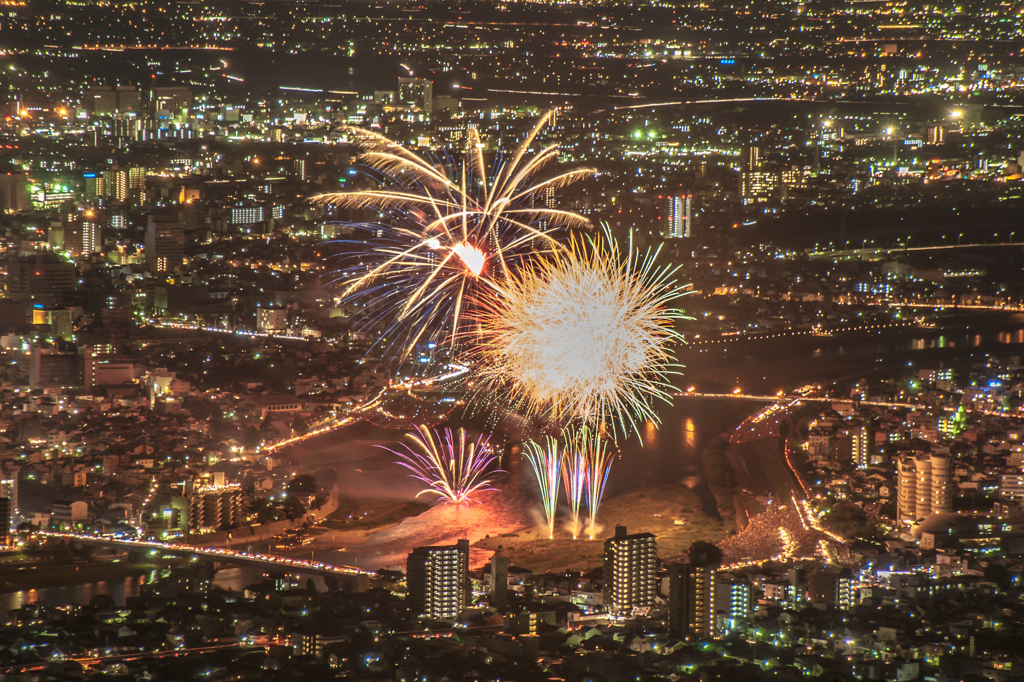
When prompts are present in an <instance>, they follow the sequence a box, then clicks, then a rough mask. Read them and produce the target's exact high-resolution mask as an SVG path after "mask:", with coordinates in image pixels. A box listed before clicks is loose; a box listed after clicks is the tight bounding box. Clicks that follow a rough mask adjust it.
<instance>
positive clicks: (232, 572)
mask: <svg viewBox="0 0 1024 682" xmlns="http://www.w3.org/2000/svg"><path fill="white" fill-rule="evenodd" d="M157 577H158V574H157V572H156V571H153V572H151V573H147V574H145V575H135V576H128V577H126V578H124V579H123V580H101V581H98V582H94V583H83V584H81V585H62V586H60V587H46V588H41V589H37V590H22V591H20V592H8V593H7V594H0V615H3V614H6V613H7V612H8V611H10V610H12V609H20V608H21V607H23V606H25V605H26V604H35V603H39V604H43V605H45V606H66V605H68V604H88V603H89V600H90V599H92V598H93V597H95V596H98V595H101V594H105V595H109V596H110V597H113V599H114V603H115V604H117V605H119V606H123V605H124V603H125V600H126V599H129V598H131V597H137V596H139V592H140V590H141V588H142V586H143V585H145V584H147V583H150V582H154V581H156V580H157ZM308 577H310V576H300V583H299V584H301V585H305V584H306V579H307V578H308ZM261 580H263V571H262V570H261V569H259V568H254V567H231V568H224V569H221V570H219V571H217V575H216V576H214V579H213V586H214V587H217V588H220V589H222V590H228V591H231V592H239V593H240V592H242V591H243V590H245V588H246V587H248V586H249V585H253V584H256V583H259V582H260V581H261ZM313 582H314V583H315V584H316V586H317V589H318V590H323V589H324V584H323V579H322V578H320V577H316V576H314V577H313Z"/></svg>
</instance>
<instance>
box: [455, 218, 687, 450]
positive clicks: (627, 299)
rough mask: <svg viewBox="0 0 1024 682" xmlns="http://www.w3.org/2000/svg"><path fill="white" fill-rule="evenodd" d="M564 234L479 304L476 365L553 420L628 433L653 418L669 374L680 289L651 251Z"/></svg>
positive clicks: (669, 388) (666, 388)
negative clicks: (555, 246) (554, 247)
mask: <svg viewBox="0 0 1024 682" xmlns="http://www.w3.org/2000/svg"><path fill="white" fill-rule="evenodd" d="M603 237H604V238H595V239H578V238H577V239H572V240H570V243H569V245H568V246H567V247H566V248H564V249H560V250H558V251H553V252H551V253H550V254H547V255H546V256H545V257H543V258H537V259H535V260H533V261H531V262H530V263H529V264H527V265H525V266H524V267H523V268H521V269H520V270H518V271H517V272H515V273H512V274H511V275H510V276H509V278H508V279H507V280H506V281H505V282H502V283H499V284H496V285H495V290H494V292H492V293H489V295H488V296H487V297H486V298H484V299H483V300H482V302H481V306H480V313H479V328H478V330H477V342H478V344H479V345H478V346H477V347H476V348H475V355H476V359H477V361H478V371H479V373H480V375H481V376H482V377H484V378H485V379H487V380H488V381H489V382H490V385H491V386H492V387H499V386H500V387H503V388H504V389H505V390H507V391H508V393H510V394H511V397H512V402H513V403H514V404H519V405H522V406H525V407H526V408H528V409H529V410H531V411H533V412H536V413H542V414H546V415H547V416H548V417H549V418H550V419H551V420H552V421H554V422H556V423H557V422H563V423H565V422H571V421H573V420H577V421H579V422H582V423H586V424H591V425H594V426H600V425H605V424H611V425H612V426H613V428H612V431H613V433H614V432H615V431H616V430H621V431H622V432H629V431H636V429H637V425H638V424H641V423H643V422H645V421H647V420H652V421H657V420H658V415H657V413H656V412H655V403H656V401H658V400H663V401H665V402H668V400H669V394H670V392H671V391H672V390H673V388H672V386H671V384H670V381H669V380H670V376H671V375H672V374H673V373H674V372H675V371H676V369H677V367H678V366H677V365H676V364H675V362H674V355H673V352H672V349H671V345H672V343H674V342H676V341H678V340H680V336H679V334H678V333H677V332H676V330H675V322H676V320H677V319H682V318H683V316H682V313H680V312H679V311H678V310H676V309H674V308H673V307H672V305H671V304H672V303H673V302H674V301H675V300H676V299H677V298H679V297H680V296H682V295H683V294H684V293H685V292H684V291H683V290H682V289H681V288H680V287H678V286H677V285H676V283H675V280H674V278H673V274H674V269H671V268H659V267H657V266H656V265H655V258H656V257H657V251H654V252H651V251H648V252H646V253H639V252H635V251H633V249H632V247H631V246H630V248H628V249H627V250H626V251H625V252H623V251H622V250H620V248H619V246H618V245H617V244H616V242H615V240H614V239H612V238H611V237H610V236H609V235H607V234H605V235H603Z"/></svg>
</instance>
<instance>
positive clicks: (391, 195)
mask: <svg viewBox="0 0 1024 682" xmlns="http://www.w3.org/2000/svg"><path fill="white" fill-rule="evenodd" d="M549 119H550V114H548V115H545V116H542V117H541V119H540V120H539V121H538V122H537V124H536V126H534V128H533V129H532V131H531V132H530V133H529V134H528V135H527V136H526V137H525V139H524V140H523V141H522V143H521V144H520V145H519V146H518V147H516V148H515V150H514V151H513V152H512V153H511V155H509V156H507V157H501V156H499V157H498V161H496V162H495V164H494V166H493V167H492V168H490V169H488V167H487V165H486V163H485V160H484V156H483V151H482V147H483V145H482V144H481V142H480V139H479V137H478V136H477V133H476V131H475V130H474V129H469V130H468V131H467V144H466V151H465V155H464V158H463V160H462V161H461V163H457V164H451V163H448V164H443V163H434V162H432V161H430V160H428V159H426V158H423V157H421V156H419V155H417V154H415V153H413V152H411V151H409V150H407V149H405V148H403V147H402V146H401V145H399V144H397V143H395V142H393V141H391V140H389V139H387V138H385V137H383V136H381V135H379V134H376V133H372V132H369V131H366V130H360V129H352V130H350V132H351V133H352V134H353V136H355V137H356V142H357V144H359V145H360V147H361V148H362V150H363V154H362V156H361V158H360V161H361V162H362V163H364V164H366V165H367V166H369V167H370V168H372V169H373V170H374V171H375V172H377V173H378V174H379V175H380V180H381V188H380V189H372V190H366V191H354V192H342V193H335V194H324V195H320V196H317V197H314V201H317V202H320V203H326V204H333V205H337V206H341V207H347V208H355V209H373V210H376V211H378V213H379V214H380V215H381V216H382V217H385V216H386V217H387V218H388V220H389V221H393V223H394V226H390V225H384V224H373V225H372V226H369V227H371V228H372V229H373V230H374V231H375V232H376V233H377V234H378V235H379V237H378V238H377V239H376V240H374V241H373V242H372V243H371V251H370V252H369V253H359V254H355V255H351V254H350V256H351V257H350V258H349V261H350V262H347V263H346V262H343V263H342V266H341V267H340V268H339V269H338V274H337V281H338V282H339V283H341V285H342V292H341V296H342V298H343V299H347V300H351V299H353V298H356V297H361V298H362V300H363V301H364V302H370V305H368V307H369V308H370V310H368V311H367V316H368V317H367V319H368V321H370V322H378V321H381V320H387V321H389V322H391V323H393V326H392V328H391V329H392V336H394V337H397V338H393V339H392V343H391V344H389V345H396V344H399V345H400V347H401V350H400V355H401V357H403V358H404V357H405V356H406V355H407V354H408V352H409V351H410V350H411V348H412V347H413V346H415V344H416V343H418V342H419V341H420V340H421V339H424V338H433V339H435V340H437V341H442V342H447V343H451V342H452V341H454V339H455V338H456V337H457V336H458V332H459V330H460V322H461V320H462V318H463V315H464V312H465V306H466V303H467V300H468V295H469V294H470V293H471V292H473V291H474V290H476V289H477V288H479V287H484V288H486V286H487V283H488V282H490V281H492V280H501V279H504V278H505V277H507V276H508V274H509V273H510V272H512V271H514V270H517V269H518V268H519V267H521V266H522V264H523V262H524V261H525V260H526V259H528V258H532V257H534V256H535V255H536V254H537V253H538V252H539V253H543V252H545V251H547V250H550V249H558V248H560V246H559V242H558V241H557V240H556V239H555V238H554V237H553V236H552V235H551V234H550V233H551V232H552V231H554V230H557V229H562V228H569V227H578V228H585V227H587V226H588V223H587V221H586V219H584V218H582V217H581V216H579V215H577V214H575V213H572V212H569V211H563V210H559V209H556V208H551V207H549V206H547V205H546V202H544V201H538V200H537V199H538V197H542V196H544V195H545V194H546V193H549V192H551V191H553V190H555V189H557V188H559V187H562V186H564V185H567V184H569V183H572V182H575V181H577V180H579V179H581V178H584V177H586V176H588V175H591V174H592V173H593V171H592V170H590V169H577V170H572V171H569V172H565V173H561V174H558V175H555V176H554V177H550V178H547V179H543V180H541V179H539V177H538V176H539V174H540V173H542V172H543V171H544V169H545V168H547V167H548V166H549V165H550V164H551V162H552V161H555V160H556V159H557V157H558V145H557V144H550V145H546V146H544V147H542V148H541V149H540V151H538V152H537V153H536V154H533V155H530V154H529V150H530V148H531V147H532V146H533V145H534V143H535V142H536V138H537V136H538V134H539V133H540V132H541V130H542V129H543V128H544V127H545V126H546V125H547V124H548V122H549ZM385 222H387V221H385ZM399 340H400V341H399ZM396 347H397V346H396Z"/></svg>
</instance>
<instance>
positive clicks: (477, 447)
mask: <svg viewBox="0 0 1024 682" xmlns="http://www.w3.org/2000/svg"><path fill="white" fill-rule="evenodd" d="M488 439H489V437H484V436H480V438H478V439H477V440H476V442H472V441H467V440H466V432H465V430H463V429H458V430H456V431H455V432H454V433H453V432H452V430H451V429H443V430H442V431H437V430H433V429H429V428H427V427H426V426H417V427H416V431H414V432H410V433H407V434H406V435H405V440H404V442H403V443H402V447H403V448H404V451H401V450H391V449H390V448H385V449H387V450H388V451H389V452H391V453H393V454H394V455H396V456H397V457H398V463H399V464H400V465H402V466H403V467H405V468H406V469H408V470H409V471H411V472H412V475H413V477H415V478H417V479H419V480H421V481H423V482H424V483H426V484H427V486H428V487H426V488H424V489H423V490H421V491H420V492H419V493H417V495H416V496H417V497H419V496H420V495H423V494H425V493H433V494H435V495H437V496H438V498H439V499H441V500H444V501H445V502H450V503H452V504H462V503H466V502H471V501H473V500H472V497H471V496H472V495H473V494H475V493H478V492H480V491H483V490H493V488H492V487H491V477H492V476H493V475H494V474H497V473H504V472H502V471H501V470H500V469H498V468H496V464H497V457H496V456H495V455H494V450H493V448H492V447H491V446H490V444H489V443H488Z"/></svg>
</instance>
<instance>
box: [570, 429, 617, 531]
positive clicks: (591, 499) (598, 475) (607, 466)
mask: <svg viewBox="0 0 1024 682" xmlns="http://www.w3.org/2000/svg"><path fill="white" fill-rule="evenodd" d="M576 442H577V444H578V445H577V447H578V448H579V450H580V452H582V453H583V457H584V459H585V460H586V466H587V480H586V498H587V512H588V515H589V517H590V518H589V520H588V524H587V533H588V534H589V536H590V539H591V540H593V539H594V533H595V532H596V531H597V510H598V508H599V507H600V506H601V498H602V497H604V488H605V485H606V484H607V483H608V474H609V473H611V470H612V459H613V458H614V454H613V453H612V452H611V451H610V450H609V449H608V442H607V441H606V440H605V439H604V438H602V437H601V434H600V433H599V432H598V430H597V429H590V428H588V427H586V426H584V427H583V428H582V429H580V432H579V434H578V436H577V439H576Z"/></svg>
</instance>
